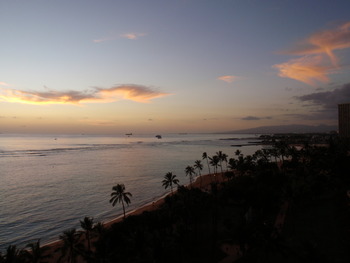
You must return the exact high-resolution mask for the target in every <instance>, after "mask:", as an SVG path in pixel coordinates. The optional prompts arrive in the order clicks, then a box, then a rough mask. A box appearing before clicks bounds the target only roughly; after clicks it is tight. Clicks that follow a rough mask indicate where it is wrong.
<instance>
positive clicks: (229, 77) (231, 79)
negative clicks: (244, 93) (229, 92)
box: [218, 75, 238, 83]
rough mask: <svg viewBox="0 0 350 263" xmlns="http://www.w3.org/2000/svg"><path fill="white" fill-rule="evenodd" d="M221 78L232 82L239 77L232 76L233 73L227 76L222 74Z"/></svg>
mask: <svg viewBox="0 0 350 263" xmlns="http://www.w3.org/2000/svg"><path fill="white" fill-rule="evenodd" d="M218 79H219V80H222V81H225V82H227V83H232V82H234V81H236V80H237V79H238V77H237V76H232V75H226V76H220V77H218Z"/></svg>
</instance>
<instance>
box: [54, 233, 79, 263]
mask: <svg viewBox="0 0 350 263" xmlns="http://www.w3.org/2000/svg"><path fill="white" fill-rule="evenodd" d="M60 239H61V240H62V241H63V246H62V247H60V248H58V250H61V251H62V255H61V256H60V258H59V259H58V261H61V260H62V259H63V258H65V262H72V263H75V262H77V256H78V255H79V254H80V253H81V244H79V239H80V234H79V233H78V232H77V231H76V229H75V228H72V229H69V230H66V231H64V232H63V235H60Z"/></svg>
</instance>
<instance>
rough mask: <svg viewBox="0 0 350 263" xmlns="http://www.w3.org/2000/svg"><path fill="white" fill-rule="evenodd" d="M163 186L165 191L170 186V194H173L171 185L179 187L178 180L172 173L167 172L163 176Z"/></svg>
mask: <svg viewBox="0 0 350 263" xmlns="http://www.w3.org/2000/svg"><path fill="white" fill-rule="evenodd" d="M162 183H163V186H164V187H165V189H167V188H168V187H169V186H170V189H171V193H172V194H173V184H176V185H179V180H178V179H176V175H175V174H173V173H172V172H167V173H166V175H164V180H163V181H162Z"/></svg>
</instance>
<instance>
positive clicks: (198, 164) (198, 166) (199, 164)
mask: <svg viewBox="0 0 350 263" xmlns="http://www.w3.org/2000/svg"><path fill="white" fill-rule="evenodd" d="M194 168H195V169H197V170H198V174H199V177H200V178H201V185H200V187H201V188H202V175H201V171H202V170H203V164H202V162H201V160H196V161H195V162H194Z"/></svg>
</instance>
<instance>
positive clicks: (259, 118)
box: [241, 116, 271, 121]
mask: <svg viewBox="0 0 350 263" xmlns="http://www.w3.org/2000/svg"><path fill="white" fill-rule="evenodd" d="M266 119H268V120H269V119H271V117H256V116H246V117H243V118H241V120H243V121H259V120H266Z"/></svg>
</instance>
